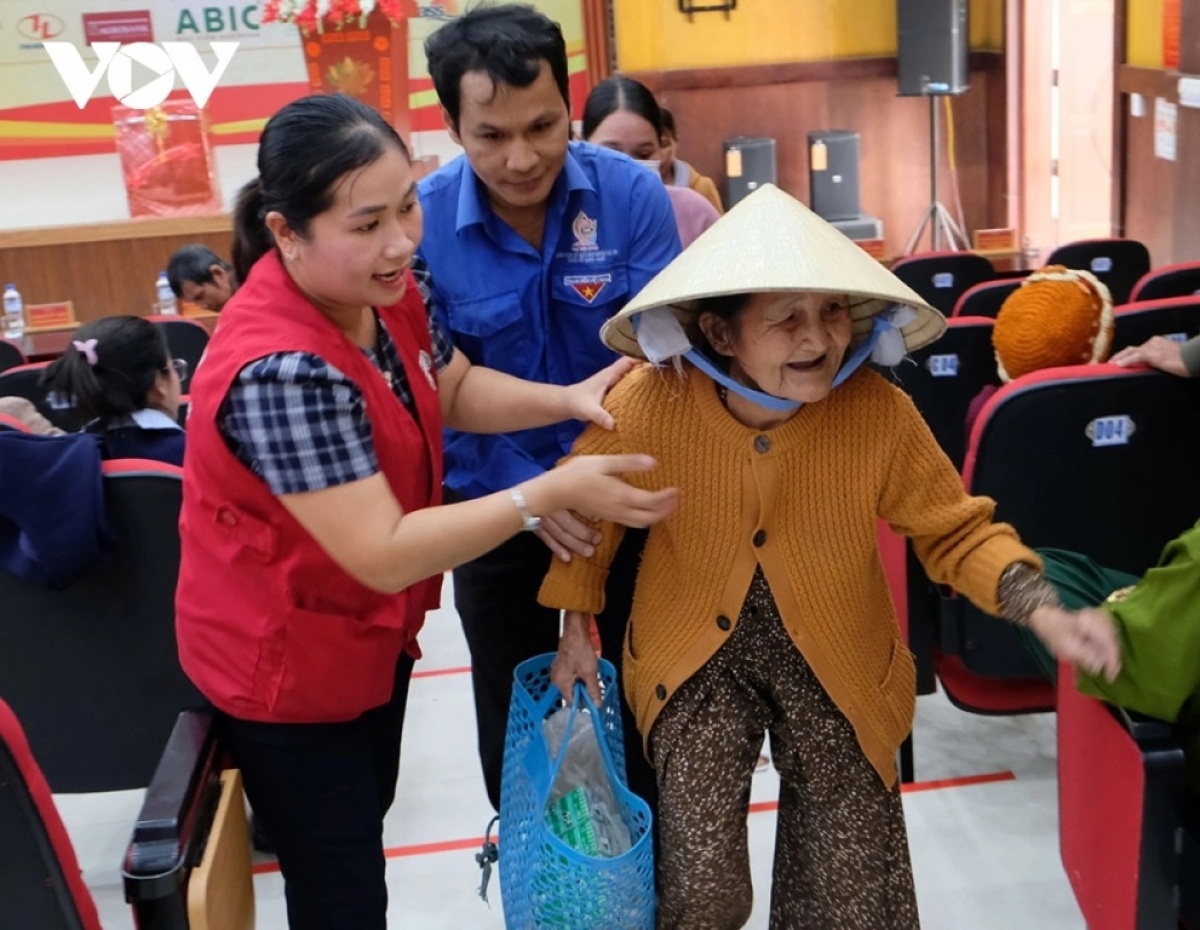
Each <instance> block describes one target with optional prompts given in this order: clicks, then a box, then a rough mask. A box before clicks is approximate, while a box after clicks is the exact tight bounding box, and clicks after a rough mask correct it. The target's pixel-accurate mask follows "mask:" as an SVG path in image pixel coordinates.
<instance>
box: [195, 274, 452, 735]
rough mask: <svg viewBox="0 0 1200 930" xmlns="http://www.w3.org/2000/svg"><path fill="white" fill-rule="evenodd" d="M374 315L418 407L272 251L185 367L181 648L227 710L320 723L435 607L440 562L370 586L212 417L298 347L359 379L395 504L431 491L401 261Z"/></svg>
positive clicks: (387, 675)
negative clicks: (323, 542) (189, 370)
mask: <svg viewBox="0 0 1200 930" xmlns="http://www.w3.org/2000/svg"><path fill="white" fill-rule="evenodd" d="M379 316H380V318H381V319H382V320H383V321H384V323H385V324H386V326H387V330H388V333H389V334H390V336H391V337H392V341H393V342H394V343H395V344H396V348H397V350H398V351H399V354H400V358H401V360H402V361H403V363H404V370H405V372H406V373H407V375H408V383H409V386H410V388H411V390H412V394H413V397H414V399H415V402H416V404H415V406H416V411H417V418H416V419H414V418H413V417H412V416H411V415H410V414H409V413H408V411H407V410H406V409H405V408H404V405H403V404H401V403H400V401H399V400H398V399H397V398H396V396H395V394H393V393H392V389H391V387H390V386H389V385H388V384H387V381H386V380H385V379H384V377H383V376H382V375H381V374H380V372H379V371H378V369H376V368H375V366H374V365H373V364H371V362H370V360H369V359H368V358H367V357H366V356H365V355H364V354H363V352H362V350H361V349H360V348H359V347H358V346H356V345H354V343H352V342H351V341H350V340H348V339H347V338H346V337H345V336H344V335H342V333H341V332H340V331H339V330H338V329H337V327H335V326H334V325H333V323H332V322H330V320H329V319H328V318H327V317H325V316H324V315H323V314H322V313H320V312H319V311H318V310H317V309H316V308H315V307H313V306H312V304H310V303H309V302H308V300H307V299H305V297H304V296H303V295H302V294H301V293H300V291H299V290H298V289H297V288H296V286H295V284H294V283H293V282H292V280H291V278H290V277H289V276H288V274H287V272H286V271H284V269H283V266H282V265H281V264H280V261H279V259H278V257H277V256H276V255H275V253H274V252H272V253H270V254H268V255H267V256H265V257H264V258H263V259H262V260H260V261H259V262H258V263H257V264H256V265H255V266H254V268H253V269H252V271H251V273H250V276H249V278H248V279H247V281H246V283H245V284H244V285H243V286H242V287H241V289H239V290H238V292H237V294H236V295H235V296H234V298H233V299H232V300H231V301H230V302H229V303H228V304H227V305H226V307H225V308H224V310H223V311H222V313H221V322H220V325H219V326H218V327H217V332H216V334H215V335H214V336H213V339H212V341H211V342H210V343H209V345H208V349H207V351H206V352H205V355H204V359H203V362H202V364H201V365H200V366H199V368H198V370H197V372H196V375H195V377H194V379H193V381H192V389H191V410H190V413H189V415H188V426H187V431H188V439H187V451H186V453H185V456H184V476H183V513H182V516H181V518H180V535H181V537H182V544H183V549H182V562H181V564H180V570H179V588H178V591H177V593H176V601H175V611H176V629H177V635H178V639H179V657H180V661H181V663H182V665H183V668H184V671H185V672H187V674H188V676H189V677H190V678H191V679H192V681H193V682H195V684H196V686H197V687H198V688H199V689H200V690H201V692H203V693H204V695H205V696H206V697H207V698H208V699H209V700H211V701H212V702H213V704H215V705H216V706H217V707H218V708H220V709H221V710H223V711H225V712H226V713H228V714H231V715H232V716H235V717H239V718H241V719H245V720H262V721H274V722H281V723H289V722H290V723H318V722H332V721H341V720H351V719H353V718H355V717H357V716H358V715H359V714H361V713H363V712H364V711H367V710H370V709H371V708H372V707H377V706H379V705H380V704H383V703H386V702H387V701H388V700H389V699H390V698H391V693H392V686H393V683H394V679H395V670H396V662H397V660H398V659H399V657H400V654H401V652H402V651H404V650H405V649H407V650H409V651H410V652H412V653H413V654H414V655H419V651H418V650H417V644H416V636H417V632H418V631H419V630H420V628H421V624H422V623H423V622H424V618H425V612H426V611H427V610H431V609H433V608H435V607H436V606H437V605H438V599H439V594H440V591H441V577H440V576H439V577H434V578H430V579H427V580H425V581H422V582H420V583H418V584H415V585H413V586H412V587H410V588H408V589H406V590H404V591H401V592H400V593H398V594H380V593H379V592H377V591H373V590H371V589H370V588H367V587H365V586H364V585H362V584H361V583H360V582H358V581H356V580H355V579H354V578H352V577H351V576H350V575H349V574H347V573H346V572H345V571H343V570H342V569H341V568H339V567H338V565H337V564H336V563H335V562H334V561H333V560H332V559H331V558H330V557H329V556H328V555H326V554H325V552H324V550H323V549H321V547H320V546H319V545H317V543H316V542H315V541H314V540H313V538H312V537H311V536H309V535H308V533H306V532H305V531H304V529H303V528H302V527H301V526H300V524H299V523H297V522H296V520H295V519H294V518H293V517H292V516H291V515H290V514H289V513H288V512H287V510H285V509H284V507H283V506H282V505H281V504H280V503H279V501H278V500H276V498H275V496H274V495H273V494H272V493H271V492H270V490H269V489H268V488H267V486H266V484H264V483H263V481H262V480H261V479H259V478H258V477H256V476H255V475H254V474H253V473H251V471H250V470H249V469H248V468H246V467H245V466H244V465H242V464H241V463H240V462H239V461H238V460H237V459H236V458H235V456H234V455H233V453H232V452H230V450H229V447H228V446H227V445H226V444H225V440H224V439H222V438H221V435H220V433H219V432H218V429H217V412H218V409H219V407H220V405H221V402H222V401H223V400H224V398H225V395H226V394H227V393H228V391H229V387H230V385H231V384H232V383H233V381H234V379H235V378H236V377H237V374H238V372H240V371H241V370H242V368H244V367H245V366H246V365H247V364H249V363H250V362H252V361H254V360H255V359H258V358H262V357H263V356H266V355H271V354H274V353H276V352H310V353H313V354H315V355H319V356H320V357H321V358H323V359H324V360H325V361H327V362H328V363H329V364H331V365H333V366H335V367H336V368H338V369H339V370H340V371H342V372H343V373H345V374H346V376H347V377H349V378H350V379H351V380H352V381H354V383H355V384H356V385H357V386H358V388H359V389H360V390H361V391H362V392H363V397H364V399H365V407H366V413H367V418H368V420H369V421H370V423H371V435H372V439H373V441H374V444H375V452H376V455H377V456H378V459H379V464H380V468H381V470H382V472H383V475H384V477H385V478H386V479H387V482H388V485H389V486H390V487H391V490H392V493H393V494H395V495H396V499H397V500H398V501H399V502H400V505H401V507H403V509H404V511H405V513H409V512H411V511H414V510H418V509H420V508H422V507H429V506H432V505H435V504H438V503H440V502H441V486H442V448H441V412H440V407H439V402H438V394H437V388H436V383H435V381H434V378H435V372H434V368H433V364H432V355H431V352H432V347H431V345H430V336H429V321H428V317H427V315H426V311H425V306H424V303H423V302H422V300H421V297H420V294H419V292H418V291H417V286H416V282H415V281H413V280H412V277H411V275H410V276H409V279H408V290H407V291H406V292H405V296H404V298H403V299H402V300H401V301H400V302H399V303H397V304H395V305H394V306H391V307H384V308H379ZM345 518H346V519H347V520H354V519H355V515H354V514H352V513H347V514H346V515H345Z"/></svg>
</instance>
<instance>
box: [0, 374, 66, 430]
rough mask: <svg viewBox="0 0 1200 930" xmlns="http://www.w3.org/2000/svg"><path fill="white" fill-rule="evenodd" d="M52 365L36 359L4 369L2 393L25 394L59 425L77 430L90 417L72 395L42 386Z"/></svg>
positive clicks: (1, 395)
mask: <svg viewBox="0 0 1200 930" xmlns="http://www.w3.org/2000/svg"><path fill="white" fill-rule="evenodd" d="M49 365H50V363H49V362H34V363H33V364H31V365H17V366H16V367H15V368H9V369H7V370H6V371H0V397H24V398H25V399H26V400H28V401H30V402H31V403H32V404H33V405H34V406H35V407H37V409H38V413H40V414H41V415H42V416H44V417H45V418H46V419H47V420H49V421H50V422H51V423H53V424H54V425H55V426H57V427H58V428H59V429H63V430H66V431H67V432H68V433H73V432H75V431H76V430H79V429H81V428H82V427H83V425H84V421H85V420H86V417H85V416H84V415H83V414H82V413H81V412H80V411H79V410H78V409H77V408H76V407H75V406H74V404H72V403H71V402H70V401H69V400H68V399H66V398H61V397H57V396H51V395H50V393H49V392H47V390H46V389H45V388H44V387H42V386H41V384H40V382H41V379H42V374H43V373H44V372H45V371H46V368H47V367H48V366H49Z"/></svg>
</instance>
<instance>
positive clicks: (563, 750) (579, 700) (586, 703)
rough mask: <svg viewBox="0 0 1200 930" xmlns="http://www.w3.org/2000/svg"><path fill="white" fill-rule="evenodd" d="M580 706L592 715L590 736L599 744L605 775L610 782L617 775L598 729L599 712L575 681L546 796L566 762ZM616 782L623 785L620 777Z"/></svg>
mask: <svg viewBox="0 0 1200 930" xmlns="http://www.w3.org/2000/svg"><path fill="white" fill-rule="evenodd" d="M580 705H582V706H583V707H585V708H587V711H588V713H590V714H591V715H592V735H594V736H595V737H596V741H597V742H598V743H599V744H600V757H601V758H602V759H603V760H604V768H605V773H606V774H607V775H608V777H609V779H610V780H611V779H612V778H613V777H614V776H616V775H617V767H616V764H615V763H614V762H613V758H612V752H611V751H609V748H608V740H607V739H605V737H604V733H603V732H601V729H600V728H601V727H602V726H603V725H604V724H603V722H602V720H601V717H600V710H599V708H597V707H596V704H595V702H594V701H593V700H592V696H591V695H590V694H588V692H587V688H585V687H584V685H583V682H582V681H577V682H575V694H574V700H573V701H572V702H571V713H570V715H569V716H568V717H567V729H566V732H565V733H564V734H563V741H562V745H561V746H560V747H559V749H558V756H557V757H556V758H555V760H554V765H552V766H551V767H550V776H549V779H548V781H547V784H546V794H547V795H549V794H550V792H551V791H553V790H554V782H555V780H556V779H557V778H558V770H559V769H561V768H562V765H563V762H564V761H566V758H567V747H568V746H570V744H571V734H572V733H573V732H574V731H575V716H576V715H577V714H578V713H579V708H580ZM616 782H617V784H618V785H623V782H622V780H621V779H620V777H617V778H616ZM614 790H615V788H614Z"/></svg>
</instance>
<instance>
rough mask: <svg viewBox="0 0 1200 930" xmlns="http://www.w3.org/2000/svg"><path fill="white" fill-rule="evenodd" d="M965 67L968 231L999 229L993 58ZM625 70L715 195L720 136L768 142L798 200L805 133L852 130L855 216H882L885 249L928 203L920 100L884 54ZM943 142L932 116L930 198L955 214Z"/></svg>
mask: <svg viewBox="0 0 1200 930" xmlns="http://www.w3.org/2000/svg"><path fill="white" fill-rule="evenodd" d="M972 63H973V66H975V67H973V70H972V73H971V89H970V90H969V91H968V92H967V93H965V94H963V95H962V96H959V97H955V98H952V106H953V111H954V124H955V138H956V142H957V163H958V181H959V190H960V192H961V196H962V205H963V210H964V212H965V215H966V223H967V232H968V235H969V234H970V230H972V229H977V228H984V227H989V226H996V225H1005V224H1004V222H1003V220H1004V218H1005V216H1006V203H1005V196H1006V192H1007V180H1006V177H1007V165H1006V118H1005V109H1004V107H1005V103H1006V99H1007V98H1006V94H1005V93H1004V87H1003V85H1004V66H1003V56H1001V55H995V54H975V55H973V56H972ZM632 76H633V77H636V78H637V79H638V80H640V81H642V82H644V83H645V84H646V85H647V86H649V87H650V88H651V89H652V90H654V91H655V92H656V94H657V95H658V97H659V99H660V101H661V102H662V103H663V104H664V105H665V106H667V107H669V108H670V109H671V111H672V113H673V114H674V116H675V122H676V125H677V126H678V128H679V131H680V145H679V150H680V156H681V157H682V158H684V159H685V160H686V161H688V162H690V163H692V164H693V165H695V167H696V168H697V169H698V170H699V171H700V172H702V173H703V174H706V175H708V176H709V177H711V178H713V180H714V181H716V183H717V186H718V188H719V189H721V191H722V196H724V185H725V165H724V158H723V150H722V142H723V140H725V139H728V138H731V137H733V136H739V135H743V136H771V137H773V138H774V139H775V140H776V158H777V162H778V175H779V185H780V187H782V188H783V189H784V190H786V191H787V192H788V193H790V194H792V195H794V196H796V197H797V198H799V199H800V200H802V201H804V202H805V203H807V202H808V146H807V134H808V132H810V131H811V130H819V129H853V130H857V131H858V132H859V133H860V135H861V153H860V154H861V171H860V186H861V191H862V206H863V211H864V212H866V213H869V214H872V215H874V216H877V217H879V218H880V219H882V220H883V222H884V235H885V238H886V240H887V246H888V251H889V252H890V253H891V254H897V253H899V251H900V250H901V249H902V248H903V246H904V244H905V242H906V241H907V239H908V237H909V236H910V235H911V233H912V232H913V230H914V229H915V228H916V226H917V224H918V223H919V222H920V220H921V217H922V215H923V212H924V211H925V209H926V208H927V207H928V206H929V194H930V191H929V154H930V153H929V102H928V100H927V99H926V98H915V97H898V96H896V79H895V59H894V58H881V59H858V60H854V61H846V62H819V63H812V64H806V65H779V66H763V67H759V68H745V69H740V68H724V69H719V70H697V71H691V72H681V71H673V72H671V71H668V72H640V73H635V74H633V75H632ZM995 85H999V89H997V87H996V86H995ZM939 99H940V98H939ZM939 105H940V103H939ZM943 113H944V111H943ZM946 140H947V136H946V132H945V120H944V119H943V136H942V153H941V158H942V161H941V162H940V164H941V167H942V171H941V175H940V179H939V180H940V185H939V186H940V192H939V193H940V199H941V201H942V203H944V204H945V205H946V206H947V207H948V208H950V209H951V211H952V212H957V211H956V207H955V203H954V195H953V190H952V187H951V178H950V173H949V170H948V165H947V161H946Z"/></svg>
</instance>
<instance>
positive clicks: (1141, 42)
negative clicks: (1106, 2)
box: [1125, 0, 1163, 68]
mask: <svg viewBox="0 0 1200 930" xmlns="http://www.w3.org/2000/svg"><path fill="white" fill-rule="evenodd" d="M1127 2H1128V4H1129V6H1128V7H1127V12H1126V14H1125V23H1126V32H1125V61H1126V62H1128V63H1129V64H1131V65H1138V66H1140V67H1142V68H1161V67H1162V66H1163V0H1127Z"/></svg>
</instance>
